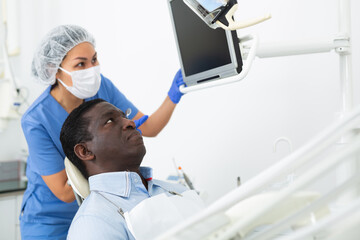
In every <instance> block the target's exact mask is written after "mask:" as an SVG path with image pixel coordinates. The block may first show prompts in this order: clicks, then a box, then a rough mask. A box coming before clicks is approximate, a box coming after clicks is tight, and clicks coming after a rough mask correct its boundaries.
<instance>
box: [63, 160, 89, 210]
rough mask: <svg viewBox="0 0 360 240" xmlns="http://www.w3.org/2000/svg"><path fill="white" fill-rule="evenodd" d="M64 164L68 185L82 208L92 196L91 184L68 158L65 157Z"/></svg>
mask: <svg viewBox="0 0 360 240" xmlns="http://www.w3.org/2000/svg"><path fill="white" fill-rule="evenodd" d="M64 164H65V172H66V175H67V177H68V184H69V185H70V186H71V187H72V189H73V191H74V194H75V198H76V201H77V203H78V204H79V206H80V205H81V203H82V202H83V201H84V199H85V198H86V197H87V196H89V194H90V187H89V182H88V180H87V179H86V178H85V177H84V176H83V175H82V174H81V172H80V171H79V169H78V168H77V167H75V165H74V164H73V163H72V162H71V161H70V160H69V159H68V158H67V157H65V160H64Z"/></svg>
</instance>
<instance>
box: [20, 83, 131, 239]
mask: <svg viewBox="0 0 360 240" xmlns="http://www.w3.org/2000/svg"><path fill="white" fill-rule="evenodd" d="M101 78H102V79H101V86H100V89H99V91H98V93H97V94H96V95H95V96H94V97H92V98H89V99H85V101H89V100H91V99H95V98H102V99H104V100H106V101H108V102H110V103H112V104H113V105H115V106H116V107H118V108H120V109H121V110H122V111H124V112H125V111H126V110H127V109H128V108H131V110H132V111H131V114H130V116H129V118H130V119H131V118H133V117H134V116H135V115H136V114H137V112H138V109H137V108H136V107H135V106H134V105H133V104H132V103H131V102H130V101H128V100H127V99H126V97H125V96H124V95H123V94H122V93H121V92H120V91H119V90H118V89H117V88H116V87H115V86H114V84H113V83H112V82H111V81H110V80H109V79H107V78H105V77H104V76H101ZM50 90H51V86H49V87H48V88H47V89H46V90H45V91H44V92H43V93H42V94H41V95H40V97H39V98H38V99H36V100H35V102H34V103H33V104H32V105H31V106H30V107H29V109H28V110H27V111H26V112H25V114H24V115H23V117H22V119H21V126H22V128H23V131H24V135H25V138H26V141H27V144H28V148H29V157H28V159H27V169H26V176H27V178H28V186H27V189H26V191H25V193H24V198H23V202H22V207H21V209H22V210H21V211H22V213H21V215H20V221H21V224H22V226H23V228H21V231H22V235H23V236H30V235H29V234H32V233H31V229H32V226H34V229H35V228H36V229H42V230H41V231H40V230H39V231H40V232H38V236H44V237H45V236H48V233H49V232H57V228H58V227H59V228H63V225H65V226H67V229H68V228H69V226H70V223H71V221H72V219H73V217H74V216H75V213H76V211H77V210H78V206H77V203H76V201H74V202H72V203H65V202H63V201H61V200H59V199H58V198H57V197H56V196H55V195H54V194H53V193H52V192H51V191H50V189H49V188H48V187H47V185H46V184H45V182H44V181H43V179H42V177H41V176H47V175H52V174H55V173H57V172H59V171H61V170H63V169H64V168H65V166H64V158H65V154H64V152H63V150H62V147H61V143H60V131H61V127H62V124H63V122H64V121H65V119H66V117H67V116H68V113H67V112H66V111H65V110H64V109H63V107H62V106H61V105H60V104H59V103H58V102H57V101H56V100H55V99H54V98H53V97H52V96H51V95H50ZM41 224H44V227H43V228H41V227H38V226H39V225H41ZM51 228H53V230H51V231H50V229H51ZM66 233H67V230H66V231H64V234H63V235H62V237H59V238H57V239H65V238H66ZM39 238H40V237H39ZM23 239H32V238H26V237H24V238H23Z"/></svg>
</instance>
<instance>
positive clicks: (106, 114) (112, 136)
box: [84, 102, 146, 171]
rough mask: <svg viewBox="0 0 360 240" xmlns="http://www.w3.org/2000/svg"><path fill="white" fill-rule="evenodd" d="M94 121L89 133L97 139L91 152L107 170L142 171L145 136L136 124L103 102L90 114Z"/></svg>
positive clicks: (89, 144)
mask: <svg viewBox="0 0 360 240" xmlns="http://www.w3.org/2000/svg"><path fill="white" fill-rule="evenodd" d="M84 117H88V118H89V119H90V124H89V126H88V131H89V132H90V133H91V134H92V135H93V139H92V140H91V141H90V142H87V146H88V149H89V150H90V151H91V152H92V153H93V154H94V155H95V161H100V163H98V164H102V166H103V167H110V168H111V169H112V171H124V170H129V169H132V168H138V167H139V166H140V164H141V161H142V158H143V157H144V155H145V152H146V150H145V146H144V142H143V139H142V136H141V134H140V133H139V132H138V131H137V130H136V129H135V124H134V122H133V121H131V120H129V119H127V118H126V116H125V114H124V113H123V112H122V111H121V110H119V109H118V108H116V107H115V106H113V105H112V104H110V103H107V102H101V103H99V104H97V105H96V106H95V107H93V108H92V109H91V110H90V111H89V112H87V113H86V114H85V115H84Z"/></svg>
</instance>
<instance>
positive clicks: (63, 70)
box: [59, 66, 71, 76]
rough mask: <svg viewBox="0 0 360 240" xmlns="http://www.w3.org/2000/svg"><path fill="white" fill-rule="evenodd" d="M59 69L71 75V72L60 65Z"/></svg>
mask: <svg viewBox="0 0 360 240" xmlns="http://www.w3.org/2000/svg"><path fill="white" fill-rule="evenodd" d="M59 69H61V71H64V72H65V73H67V74H68V75H70V76H71V72H69V71H68V70H65V69H63V68H62V67H60V66H59Z"/></svg>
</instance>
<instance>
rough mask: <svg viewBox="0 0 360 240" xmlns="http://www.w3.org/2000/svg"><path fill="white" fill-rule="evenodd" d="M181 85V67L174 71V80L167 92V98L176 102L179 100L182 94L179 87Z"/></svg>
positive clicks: (182, 83) (182, 81) (182, 82)
mask: <svg viewBox="0 0 360 240" xmlns="http://www.w3.org/2000/svg"><path fill="white" fill-rule="evenodd" d="M181 85H185V83H184V80H183V77H182V74H181V69H180V70H179V71H178V72H177V73H176V75H175V77H174V80H173V82H172V84H171V87H170V90H169V92H168V95H169V98H170V100H171V101H172V102H173V103H175V104H177V103H179V102H180V98H181V96H182V95H184V94H183V93H182V92H180V90H179V87H180V86H181Z"/></svg>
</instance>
